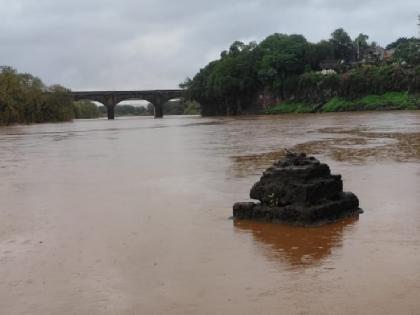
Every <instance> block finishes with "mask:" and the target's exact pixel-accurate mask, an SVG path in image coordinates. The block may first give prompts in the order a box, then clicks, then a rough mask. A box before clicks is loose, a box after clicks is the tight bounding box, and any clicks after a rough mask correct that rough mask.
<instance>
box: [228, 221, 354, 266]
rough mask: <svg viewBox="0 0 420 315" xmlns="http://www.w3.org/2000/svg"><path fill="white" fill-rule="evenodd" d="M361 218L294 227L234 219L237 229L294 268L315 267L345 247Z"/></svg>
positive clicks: (275, 257) (272, 256)
mask: <svg viewBox="0 0 420 315" xmlns="http://www.w3.org/2000/svg"><path fill="white" fill-rule="evenodd" d="M357 221H358V218H349V219H345V220H342V221H340V222H337V223H334V224H327V225H325V226H321V227H310V228H307V227H293V226H287V225H282V224H269V223H263V222H252V221H246V220H234V221H233V222H234V223H233V224H234V226H235V229H236V230H237V231H239V232H244V233H248V234H250V235H252V236H253V238H254V240H255V241H256V243H257V246H258V247H259V248H260V249H261V250H262V252H263V254H264V255H266V256H267V258H268V259H270V260H272V261H276V260H280V261H281V262H286V263H287V264H289V265H290V266H292V267H302V266H311V265H314V264H319V263H321V262H322V261H323V260H325V259H327V258H328V257H329V256H330V255H331V254H332V252H333V250H334V248H338V247H341V245H342V240H343V234H345V233H351V230H352V228H353V227H354V225H355V224H356V222H357Z"/></svg>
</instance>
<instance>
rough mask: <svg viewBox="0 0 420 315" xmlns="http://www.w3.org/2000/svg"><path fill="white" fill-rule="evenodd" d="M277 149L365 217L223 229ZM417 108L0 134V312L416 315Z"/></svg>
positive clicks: (419, 276)
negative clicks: (326, 172)
mask: <svg viewBox="0 0 420 315" xmlns="http://www.w3.org/2000/svg"><path fill="white" fill-rule="evenodd" d="M283 148H289V149H294V150H303V151H306V152H308V153H313V154H315V155H316V156H317V157H318V158H320V159H322V160H323V161H325V162H327V163H329V164H330V167H331V169H332V171H333V172H334V173H341V174H342V175H343V179H344V187H345V190H347V191H353V192H354V193H356V195H358V197H359V199H360V201H361V207H362V208H363V209H364V210H365V213H364V214H362V215H361V216H360V218H359V219H350V220H344V221H342V222H339V223H336V224H332V225H327V226H324V227H314V228H297V227H287V226H282V225H270V224H263V223H251V222H245V221H242V222H235V221H232V220H230V219H229V217H230V216H231V206H232V204H233V203H234V202H236V201H246V200H248V193H249V189H250V188H251V186H252V184H253V183H254V182H255V181H256V180H257V179H258V178H259V176H260V175H261V172H262V171H263V170H264V169H265V168H266V167H268V166H269V165H270V164H271V163H272V162H273V161H274V160H275V159H278V158H280V157H281V156H282V155H283V150H282V149H283ZM419 162H420V112H372V113H333V114H308V115H306V114H305V115H303V114H302V115H296V116H294V115H287V116H269V117H266V116H258V117H242V118H199V117H193V116H191V117H165V118H164V119H162V120H153V119H150V118H129V119H117V120H115V121H107V120H83V121H82V120H80V121H75V122H73V123H62V124H43V125H32V126H13V127H4V128H0V200H1V203H0V314H7V315H10V314H13V315H14V314H40V315H41V314H42V315H46V314H75V315H76V314H241V315H243V314H353V313H356V314H419V309H420V300H419V297H420V164H419Z"/></svg>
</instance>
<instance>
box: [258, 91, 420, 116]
mask: <svg viewBox="0 0 420 315" xmlns="http://www.w3.org/2000/svg"><path fill="white" fill-rule="evenodd" d="M416 109H420V97H419V96H414V95H409V94H408V93H407V92H387V93H384V94H382V95H367V96H364V97H361V98H357V99H353V100H349V99H346V98H343V97H333V98H331V99H330V100H329V101H328V102H326V103H324V104H319V103H318V104H316V103H307V102H296V101H289V102H282V103H280V104H277V105H275V106H273V107H271V108H269V109H267V110H266V111H265V112H264V113H265V114H271V115H276V114H288V113H317V112H320V113H329V112H351V111H370V110H416Z"/></svg>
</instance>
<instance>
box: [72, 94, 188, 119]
mask: <svg viewBox="0 0 420 315" xmlns="http://www.w3.org/2000/svg"><path fill="white" fill-rule="evenodd" d="M71 94H72V96H73V99H74V100H78V99H81V98H85V99H86V98H88V99H93V100H97V101H98V102H100V103H103V104H104V105H105V107H106V108H107V113H108V119H114V118H115V106H116V105H117V104H118V103H120V102H122V101H125V100H129V99H142V100H146V101H148V102H150V103H152V104H153V105H154V109H155V113H154V117H155V118H162V117H163V104H165V103H166V102H167V101H168V100H170V99H173V98H177V97H181V96H183V94H184V92H183V90H150V91H84V92H72V93H71Z"/></svg>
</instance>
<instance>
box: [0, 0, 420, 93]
mask: <svg viewBox="0 0 420 315" xmlns="http://www.w3.org/2000/svg"><path fill="white" fill-rule="evenodd" d="M0 8H1V9H0V13H1V16H2V19H1V20H0V42H1V44H0V45H1V46H0V63H1V64H7V65H11V66H13V67H16V68H18V70H19V71H26V72H31V73H33V74H36V75H38V76H40V77H41V78H42V79H43V80H44V81H45V82H46V83H49V84H51V83H60V84H63V85H65V86H67V87H69V88H72V89H159V88H175V87H177V85H178V83H179V82H181V81H182V80H184V79H185V77H187V76H192V75H193V74H194V73H195V72H197V71H198V70H199V68H200V67H202V66H204V65H205V64H206V63H207V62H209V61H210V60H211V59H213V58H217V57H218V55H219V53H220V51H221V50H223V49H227V48H228V47H229V45H230V44H231V43H232V42H233V41H235V40H237V39H238V40H243V41H250V40H257V41H259V40H262V39H263V38H264V37H266V36H267V35H269V34H272V33H274V32H282V33H300V34H303V35H305V36H306V37H307V38H308V40H311V41H318V40H320V39H322V38H328V37H329V34H330V33H331V32H332V31H333V30H334V29H335V28H337V27H344V28H345V29H346V30H347V31H348V32H349V33H350V34H351V35H352V36H356V35H357V34H358V33H359V32H363V33H367V34H368V35H369V36H370V39H371V40H375V41H377V42H379V43H380V44H382V45H386V44H387V43H389V42H391V41H393V40H395V39H396V38H398V37H399V36H414V35H416V31H417V28H416V15H417V13H420V12H419V11H420V8H419V5H418V3H417V0H406V1H400V2H399V3H398V4H396V3H395V1H393V0H383V1H379V0H364V1H361V0H353V1H337V0H301V1H285V0H253V1H243V0H213V1H193V0H180V1H169V0H140V1H138V0H137V1H135V0H120V1H118V2H117V1H111V0H83V1H82V0H73V1H67V0H61V1H60V0H38V1H32V0H13V1H9V0H0Z"/></svg>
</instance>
